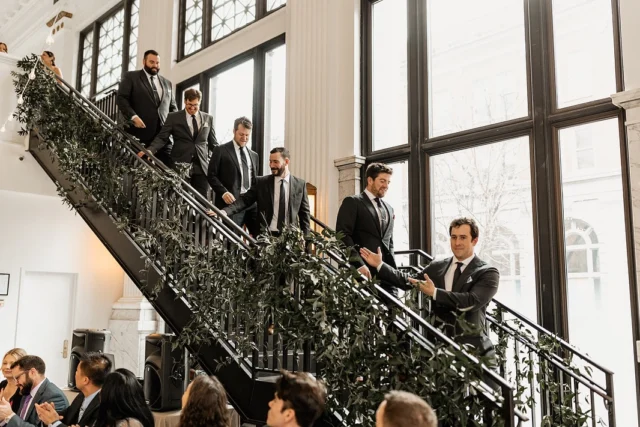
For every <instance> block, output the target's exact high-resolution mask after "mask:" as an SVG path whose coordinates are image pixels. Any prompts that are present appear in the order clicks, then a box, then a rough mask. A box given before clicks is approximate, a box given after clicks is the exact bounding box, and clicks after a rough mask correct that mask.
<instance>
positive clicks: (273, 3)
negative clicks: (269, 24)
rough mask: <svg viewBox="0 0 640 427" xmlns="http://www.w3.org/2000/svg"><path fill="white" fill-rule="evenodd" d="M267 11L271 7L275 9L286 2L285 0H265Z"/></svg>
mask: <svg viewBox="0 0 640 427" xmlns="http://www.w3.org/2000/svg"><path fill="white" fill-rule="evenodd" d="M267 1H268V3H267V12H271V11H272V10H273V9H277V8H279V7H280V6H283V5H285V4H286V3H287V0H267Z"/></svg>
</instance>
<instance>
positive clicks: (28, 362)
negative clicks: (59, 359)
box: [11, 355, 47, 375]
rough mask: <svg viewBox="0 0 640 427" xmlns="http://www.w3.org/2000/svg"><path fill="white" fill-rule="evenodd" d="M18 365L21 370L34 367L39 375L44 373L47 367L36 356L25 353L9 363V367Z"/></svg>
mask: <svg viewBox="0 0 640 427" xmlns="http://www.w3.org/2000/svg"><path fill="white" fill-rule="evenodd" d="M15 367H18V368H20V369H21V370H22V371H28V370H30V369H35V370H36V371H37V372H38V373H39V374H40V375H44V373H45V371H46V369H47V367H46V365H45V364H44V360H42V359H41V358H40V357H38V356H33V355H27V356H23V357H21V358H20V359H18V360H16V361H15V362H13V363H12V364H11V369H13V368H15Z"/></svg>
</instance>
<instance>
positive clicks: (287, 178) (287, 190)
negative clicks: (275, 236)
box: [269, 173, 291, 231]
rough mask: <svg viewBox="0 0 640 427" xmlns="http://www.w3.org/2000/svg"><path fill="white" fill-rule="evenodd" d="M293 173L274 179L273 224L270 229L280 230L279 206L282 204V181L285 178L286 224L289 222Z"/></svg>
mask: <svg viewBox="0 0 640 427" xmlns="http://www.w3.org/2000/svg"><path fill="white" fill-rule="evenodd" d="M290 178H291V174H290V173H288V174H287V176H285V177H284V178H282V177H279V176H276V177H275V179H274V180H273V217H271V224H269V229H270V230H271V231H279V230H278V207H279V206H280V197H281V194H280V181H282V180H284V193H285V194H284V215H285V219H284V224H285V225H286V224H287V218H289V195H290V194H291V191H290V189H291V184H290V182H289V181H290Z"/></svg>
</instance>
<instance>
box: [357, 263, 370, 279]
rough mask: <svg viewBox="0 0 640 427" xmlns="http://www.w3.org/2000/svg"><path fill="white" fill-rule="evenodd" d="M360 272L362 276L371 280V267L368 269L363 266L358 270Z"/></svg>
mask: <svg viewBox="0 0 640 427" xmlns="http://www.w3.org/2000/svg"><path fill="white" fill-rule="evenodd" d="M358 272H360V274H363V275H365V276H366V277H367V279H369V280H371V272H370V271H369V267H367V266H366V265H363V266H362V267H360V268H359V269H358Z"/></svg>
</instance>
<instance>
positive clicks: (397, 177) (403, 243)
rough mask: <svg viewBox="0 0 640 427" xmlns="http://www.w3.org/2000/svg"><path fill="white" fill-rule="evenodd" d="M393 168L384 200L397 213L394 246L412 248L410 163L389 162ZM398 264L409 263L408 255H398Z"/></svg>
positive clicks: (398, 248) (396, 247)
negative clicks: (410, 230) (410, 235)
mask: <svg viewBox="0 0 640 427" xmlns="http://www.w3.org/2000/svg"><path fill="white" fill-rule="evenodd" d="M387 164H388V165H389V166H390V167H391V168H393V175H392V176H391V184H390V185H389V190H388V191H387V194H386V196H385V198H384V200H385V201H386V202H387V203H389V204H390V205H391V207H392V208H393V211H394V214H395V222H394V225H393V247H394V248H395V249H396V250H403V249H411V246H409V163H408V162H407V161H406V160H403V161H401V162H396V163H387ZM396 262H397V263H398V265H401V264H404V265H409V257H408V256H397V257H396Z"/></svg>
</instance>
